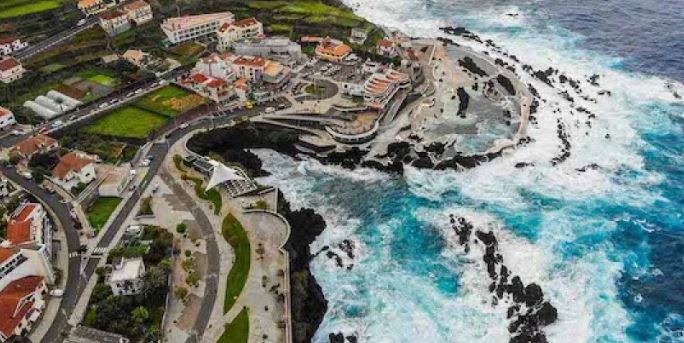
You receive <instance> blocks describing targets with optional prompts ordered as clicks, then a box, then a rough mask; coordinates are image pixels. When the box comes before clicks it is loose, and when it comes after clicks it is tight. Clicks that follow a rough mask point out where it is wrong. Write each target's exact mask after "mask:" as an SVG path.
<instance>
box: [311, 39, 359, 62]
mask: <svg viewBox="0 0 684 343" xmlns="http://www.w3.org/2000/svg"><path fill="white" fill-rule="evenodd" d="M315 52H316V56H318V58H320V59H322V60H326V61H330V62H340V61H342V59H344V58H345V57H347V56H349V54H350V53H351V52H352V49H351V47H349V45H347V44H344V43H342V42H341V41H339V40H337V39H332V38H330V37H327V38H325V39H323V40H322V41H321V42H320V43H319V44H318V46H316V50H315Z"/></svg>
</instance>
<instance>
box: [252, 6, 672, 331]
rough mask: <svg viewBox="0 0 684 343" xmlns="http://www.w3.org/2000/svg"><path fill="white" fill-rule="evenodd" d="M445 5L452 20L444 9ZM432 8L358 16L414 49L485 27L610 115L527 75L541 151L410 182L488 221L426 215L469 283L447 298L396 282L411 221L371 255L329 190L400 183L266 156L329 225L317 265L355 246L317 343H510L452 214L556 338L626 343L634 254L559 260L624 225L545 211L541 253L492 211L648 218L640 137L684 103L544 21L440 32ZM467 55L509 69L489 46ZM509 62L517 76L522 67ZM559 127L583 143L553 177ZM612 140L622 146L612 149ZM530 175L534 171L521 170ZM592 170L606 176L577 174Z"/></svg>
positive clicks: (449, 21) (324, 275) (333, 278)
mask: <svg viewBox="0 0 684 343" xmlns="http://www.w3.org/2000/svg"><path fill="white" fill-rule="evenodd" d="M354 2H355V1H353V0H349V1H347V3H348V4H353V3H354ZM433 5H434V6H451V5H450V4H445V3H441V2H437V3H436V4H433ZM426 6H428V5H423V4H419V3H416V2H414V1H409V0H396V1H392V2H387V1H383V0H367V1H363V2H360V3H359V6H358V7H355V8H357V13H358V14H360V15H362V16H364V17H366V18H367V19H369V20H371V21H373V22H376V23H380V24H383V25H385V26H387V27H394V28H398V29H401V30H402V31H404V32H405V33H407V34H410V35H413V36H426V37H435V36H439V35H444V34H443V33H442V32H440V31H439V30H438V27H439V26H444V25H457V26H458V25H461V24H463V22H466V23H468V24H473V25H475V27H471V26H468V28H471V29H474V30H475V31H476V33H478V34H479V35H481V37H482V38H484V39H492V40H494V41H495V42H496V43H497V44H498V45H499V46H501V47H503V49H504V50H505V51H506V52H508V53H510V54H514V55H516V56H517V57H518V58H519V59H520V60H521V61H522V63H525V64H529V65H531V66H532V67H533V68H534V69H537V70H545V69H547V68H549V67H553V68H557V69H559V70H560V71H561V72H562V73H565V74H566V75H568V76H569V77H572V78H573V79H577V80H579V81H581V82H582V90H583V92H584V94H586V95H588V96H590V97H592V98H596V99H597V101H596V103H594V102H592V101H585V100H582V99H580V98H579V96H578V95H577V94H575V92H574V91H573V90H572V89H571V87H570V86H569V85H567V84H566V85H560V84H558V83H556V88H555V89H552V88H550V87H547V86H546V85H545V84H543V83H542V82H541V81H539V80H537V79H535V78H533V77H531V76H529V75H527V74H526V73H524V72H522V69H521V67H520V66H519V65H518V66H517V70H518V73H519V74H520V75H521V77H522V80H523V82H525V83H530V84H532V85H533V86H534V87H535V88H536V89H537V90H538V91H539V92H540V94H541V98H543V99H546V100H547V102H542V103H540V107H539V111H538V114H537V115H536V117H537V119H538V123H537V124H536V125H531V126H530V127H529V131H528V132H529V135H530V136H531V137H532V138H533V139H534V142H532V143H530V144H528V145H527V146H525V147H522V148H519V149H517V150H515V151H513V152H511V153H508V154H506V156H504V157H502V158H499V159H496V160H494V161H492V162H490V163H486V164H484V165H482V166H480V167H478V168H475V169H472V170H467V171H464V172H459V173H456V172H453V171H426V170H417V169H414V168H411V167H407V168H406V169H405V175H404V176H405V180H406V182H407V184H408V185H409V188H410V190H411V192H412V193H413V194H415V195H417V196H419V197H422V198H425V199H429V200H431V201H433V202H444V201H449V200H450V199H453V198H454V197H453V195H452V193H453V192H454V191H455V192H458V194H459V195H460V197H459V198H462V199H464V200H467V203H469V204H471V206H473V207H477V208H478V210H473V209H472V208H467V207H464V205H445V204H441V205H442V207H439V206H438V207H437V208H435V207H430V208H415V209H413V212H414V215H415V216H416V217H417V218H419V219H420V220H421V221H422V222H423V224H424V225H434V226H436V227H437V228H438V229H439V230H440V232H441V233H442V235H443V237H445V238H446V239H447V241H448V242H450V243H449V244H448V248H447V249H444V250H443V251H442V258H443V259H444V260H445V261H446V262H443V263H445V266H444V267H445V268H448V269H449V270H453V272H454V273H456V274H458V280H459V286H460V287H459V291H458V295H457V296H453V295H449V294H444V293H442V292H440V291H438V290H437V288H436V287H435V285H433V284H432V283H431V277H425V276H418V275H415V274H411V273H408V272H401V271H402V269H401V268H397V265H396V264H397V263H399V262H397V261H395V260H394V259H393V256H392V248H391V246H390V244H391V242H392V240H393V239H394V234H395V231H396V230H397V229H398V228H399V227H400V226H401V225H402V222H401V221H398V220H394V219H392V220H389V221H387V222H385V223H382V224H380V225H379V227H377V228H376V229H377V232H378V233H379V237H374V238H373V239H374V240H375V241H373V243H372V244H373V246H363V243H362V242H364V239H362V237H361V236H362V235H363V234H364V233H365V232H367V231H368V230H371V228H364V227H362V225H363V224H362V221H361V220H360V219H359V218H357V217H355V215H356V214H355V213H353V212H351V211H347V210H345V206H344V205H345V204H339V203H336V200H335V199H336V198H337V196H338V195H340V194H335V193H334V192H335V191H339V192H345V190H343V189H338V188H332V189H333V191H330V189H331V188H330V185H329V184H328V183H335V182H338V183H342V184H346V185H347V187H361V188H364V187H367V188H369V189H370V188H373V187H381V186H382V185H383V184H384V183H387V182H392V180H391V179H390V178H388V177H387V176H384V175H383V174H381V173H378V172H375V171H369V170H361V171H348V170H344V169H341V168H338V167H331V166H323V165H321V164H320V163H318V162H316V161H313V160H307V161H302V162H297V161H294V160H292V159H290V158H288V157H285V156H281V155H279V154H276V153H273V152H270V151H265V150H259V151H257V154H258V155H259V156H260V157H262V159H263V160H264V161H265V168H267V169H268V170H269V171H270V172H271V173H272V176H270V177H266V178H263V179H260V181H262V182H263V183H266V184H274V185H277V186H278V187H280V188H281V189H282V190H283V192H284V193H285V194H286V196H287V197H288V200H290V202H291V204H292V205H293V207H295V208H297V207H304V206H306V207H314V208H315V209H316V211H317V212H319V213H321V214H322V215H323V216H324V218H325V219H326V222H327V223H328V229H327V230H326V231H325V232H324V233H323V234H322V235H321V237H319V239H318V240H317V241H316V242H315V243H314V244H313V246H312V250H313V251H316V250H317V249H319V248H321V247H322V246H324V245H331V244H335V243H336V242H339V241H340V240H341V239H345V238H350V239H352V240H354V242H355V243H356V245H357V247H358V248H359V249H358V254H357V255H358V256H357V258H356V259H355V261H353V262H354V263H355V267H354V269H353V270H352V271H344V270H340V269H339V268H337V267H336V266H335V264H334V263H333V262H331V261H329V260H327V259H325V258H324V257H319V258H318V259H316V261H314V263H313V270H314V274H315V276H316V277H317V279H318V280H319V282H320V283H321V285H322V287H323V290H324V293H325V295H326V298H327V299H328V300H329V301H330V303H329V306H330V309H329V312H328V314H327V315H326V318H325V319H324V321H323V323H322V326H321V328H320V329H319V331H318V333H317V336H316V338H315V341H316V342H325V341H327V334H328V333H330V332H340V331H341V332H344V333H345V334H352V333H353V334H356V335H357V336H358V337H359V339H360V342H390V341H401V342H405V341H421V342H506V341H508V339H509V334H508V332H507V330H506V325H507V323H506V319H505V309H504V308H502V307H501V306H500V307H495V308H492V307H491V306H490V303H489V293H488V290H487V287H488V280H487V277H486V269H485V268H484V266H483V264H482V263H481V258H480V259H477V258H475V257H473V256H463V254H462V253H461V250H460V249H459V248H460V246H458V244H455V242H454V241H453V239H454V237H453V232H452V231H451V229H450V226H449V225H448V222H447V221H448V217H447V215H448V213H456V214H460V215H463V216H466V217H467V218H468V219H469V220H471V221H473V222H474V223H476V225H478V226H480V225H481V226H485V227H492V228H494V229H495V230H496V233H497V238H498V240H499V243H500V248H501V251H502V254H503V255H504V258H505V262H506V264H507V265H508V266H509V267H510V268H511V270H512V271H513V273H515V274H517V275H520V276H521V278H522V279H523V281H524V282H525V283H529V282H536V283H538V284H540V285H541V286H542V288H543V290H544V292H545V295H546V297H547V299H549V300H551V302H552V304H553V305H554V306H556V308H557V309H558V311H559V321H558V322H557V323H555V324H553V325H551V326H549V327H548V328H546V330H545V331H546V333H547V334H548V335H549V339H550V341H552V342H592V341H627V340H628V339H627V337H626V336H625V333H624V332H625V329H626V327H627V326H628V325H629V324H630V323H631V322H632V318H630V316H629V314H628V313H627V311H626V310H625V309H623V308H622V306H621V301H620V300H619V299H618V289H617V286H616V280H617V279H618V278H619V277H620V274H621V272H622V268H623V262H622V261H624V259H625V256H623V254H624V253H618V252H616V251H615V249H614V248H613V247H612V246H610V244H609V243H606V242H607V241H606V240H600V243H597V245H596V246H593V247H591V248H590V250H588V251H584V252H582V253H580V254H576V255H573V254H569V256H560V254H563V253H564V252H563V245H564V244H566V243H569V242H573V241H575V240H578V239H581V238H583V237H592V236H597V235H598V236H600V235H607V234H610V233H611V232H612V231H614V230H615V229H616V224H615V221H616V220H621V219H619V218H602V217H600V216H583V215H582V214H578V213H575V212H573V211H576V210H565V209H562V208H560V209H559V208H554V209H548V210H546V209H542V210H543V213H542V214H541V215H540V216H539V218H540V223H539V232H538V235H537V237H536V238H535V239H534V241H528V240H526V239H524V238H521V237H518V236H516V235H515V234H514V233H513V231H510V230H509V229H511V228H507V227H505V226H504V225H503V224H502V223H501V222H500V219H499V218H496V217H494V215H492V214H488V213H485V212H483V210H481V208H482V206H484V205H487V206H497V207H499V208H500V209H501V210H505V211H508V212H510V213H516V212H517V211H525V210H528V209H536V210H538V208H537V206H538V205H537V204H531V203H528V202H527V201H528V200H526V197H525V196H524V195H523V194H522V192H532V193H536V194H539V195H542V196H546V197H549V198H551V199H558V200H563V201H569V202H587V201H589V200H603V201H608V202H613V203H615V204H624V205H629V206H637V207H641V206H646V205H649V204H652V203H654V202H655V201H656V200H658V199H659V195H658V194H655V193H652V192H651V191H650V188H651V186H653V185H657V184H658V183H660V182H662V180H663V178H662V176H660V175H659V174H657V173H655V172H653V171H650V170H647V169H646V168H645V167H644V160H643V158H642V156H641V155H640V150H641V149H643V148H644V147H645V143H644V142H643V141H641V139H640V137H639V134H638V129H640V130H644V129H646V130H648V129H649V128H653V129H656V128H657V127H658V126H659V125H662V124H661V123H660V122H659V120H658V117H657V116H655V117H652V118H650V117H648V116H644V114H643V112H644V108H645V107H646V106H647V105H651V104H653V103H656V104H668V103H671V102H675V101H679V100H677V99H675V98H674V97H673V96H672V93H671V92H670V91H668V90H667V89H666V87H665V84H666V80H663V79H661V78H657V77H650V76H644V75H636V74H627V73H623V72H621V71H619V70H616V69H614V68H613V67H612V66H614V65H616V64H617V63H619V62H620V61H619V59H617V58H614V57H611V56H599V55H596V54H593V53H589V52H587V51H584V50H581V49H577V48H576V43H577V41H578V40H580V39H581V38H582V37H580V36H578V35H575V34H573V33H570V32H567V31H564V30H562V29H560V28H555V27H552V26H550V27H547V28H546V29H545V30H544V32H540V31H538V30H535V29H532V28H530V27H529V26H530V21H531V20H532V19H530V17H531V15H528V13H525V12H524V10H522V9H520V8H514V7H493V8H490V9H487V10H484V11H480V12H477V13H476V12H471V13H468V14H463V15H461V16H460V17H459V14H458V13H457V11H458V8H453V7H452V8H451V10H452V11H448V10H446V8H445V11H443V12H444V13H457V14H456V15H454V18H450V17H447V16H446V15H445V16H443V17H441V18H435V17H433V12H431V10H430V9H429V8H427V7H426ZM509 13H518V15H517V16H510V15H508V14H509ZM536 15H538V14H536ZM458 20H462V21H463V22H458ZM459 42H460V43H463V44H464V45H467V46H471V47H472V48H473V49H475V50H478V51H484V50H487V51H489V53H490V54H492V55H493V56H502V55H500V54H499V53H498V52H496V51H493V50H492V49H490V48H487V47H485V46H483V45H482V44H478V43H474V42H469V41H465V40H459ZM502 58H504V59H506V58H505V57H503V56H502ZM506 61H507V62H509V63H512V64H515V63H514V62H512V61H511V60H509V59H506ZM592 74H598V75H600V78H599V80H598V82H599V83H600V87H594V86H591V85H589V84H588V83H587V82H586V79H587V78H588V77H589V76H590V75H592ZM554 78H555V77H554ZM673 87H674V88H675V89H676V90H677V92H678V93H680V94H684V87H682V85H681V84H679V83H674V86H673ZM604 89H606V90H610V91H611V92H612V96H610V97H607V96H599V95H598V94H597V93H598V92H599V91H600V90H604ZM560 90H568V91H569V93H570V94H571V96H573V98H574V99H575V104H574V106H572V105H571V104H570V103H569V102H568V101H566V100H565V99H563V97H562V96H560V95H559V94H558V92H559V91H560ZM579 106H582V107H585V108H587V109H589V110H590V111H592V112H593V113H595V114H596V118H595V119H594V120H593V121H592V125H591V128H588V127H586V125H585V124H584V122H585V121H586V120H587V115H586V114H582V113H579V112H578V111H577V110H576V108H577V107H579ZM559 119H560V120H561V121H562V122H563V123H564V125H565V128H566V130H567V132H568V134H569V136H570V142H571V145H572V148H571V156H570V157H569V158H568V160H566V161H565V162H564V163H561V164H559V165H557V166H553V165H552V164H551V159H552V158H553V157H555V156H557V155H558V154H559V152H560V148H559V140H558V138H557V133H556V126H557V121H558V120H559ZM587 133H588V134H587ZM606 133H609V134H610V138H609V139H606V137H605V134H606ZM518 162H527V163H533V164H534V166H532V167H526V168H515V165H516V163H518ZM593 164H596V165H597V166H598V168H597V169H592V168H585V171H584V172H580V171H578V169H580V168H583V167H586V166H589V165H593ZM622 171H634V172H635V173H634V174H635V175H631V176H630V177H629V178H626V177H623V176H621V172H622ZM320 187H327V188H325V190H322V189H320ZM471 255H472V253H471ZM346 262H350V261H346ZM647 272H648V271H644V273H647ZM350 307H352V308H358V312H359V313H348V311H349V308H350ZM436 318H437V319H436Z"/></svg>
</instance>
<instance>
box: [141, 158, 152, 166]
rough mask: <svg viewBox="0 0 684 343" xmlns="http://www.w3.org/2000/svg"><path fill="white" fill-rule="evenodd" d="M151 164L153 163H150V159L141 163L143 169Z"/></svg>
mask: <svg viewBox="0 0 684 343" xmlns="http://www.w3.org/2000/svg"><path fill="white" fill-rule="evenodd" d="M150 162H152V161H150V159H149V158H145V159H143V160H142V161H140V166H141V167H148V166H149V165H150Z"/></svg>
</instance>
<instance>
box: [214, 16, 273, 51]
mask: <svg viewBox="0 0 684 343" xmlns="http://www.w3.org/2000/svg"><path fill="white" fill-rule="evenodd" d="M263 34H264V26H263V25H262V24H261V23H260V22H259V21H258V20H256V18H254V17H252V18H248V19H242V20H236V21H234V22H226V23H223V24H222V25H221V27H219V29H218V30H217V31H216V35H217V36H218V49H219V50H220V51H226V50H228V49H230V46H231V45H232V44H233V43H234V42H236V41H239V40H243V39H251V38H257V37H261V36H263Z"/></svg>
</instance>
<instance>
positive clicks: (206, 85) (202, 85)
mask: <svg viewBox="0 0 684 343" xmlns="http://www.w3.org/2000/svg"><path fill="white" fill-rule="evenodd" d="M180 84H181V85H182V86H184V87H186V88H190V89H192V90H193V91H195V92H197V93H199V94H201V95H202V96H204V97H207V98H209V99H211V100H213V101H214V102H224V101H228V100H230V99H231V98H232V97H233V96H234V95H235V92H234V91H233V88H232V86H231V84H230V83H229V82H228V81H226V80H225V79H222V78H218V77H213V76H208V75H205V74H202V73H194V74H192V75H191V76H190V77H188V78H185V79H182V80H181V82H180Z"/></svg>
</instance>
